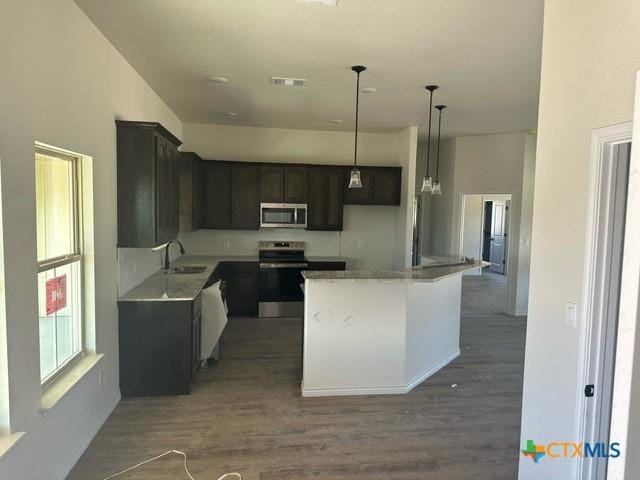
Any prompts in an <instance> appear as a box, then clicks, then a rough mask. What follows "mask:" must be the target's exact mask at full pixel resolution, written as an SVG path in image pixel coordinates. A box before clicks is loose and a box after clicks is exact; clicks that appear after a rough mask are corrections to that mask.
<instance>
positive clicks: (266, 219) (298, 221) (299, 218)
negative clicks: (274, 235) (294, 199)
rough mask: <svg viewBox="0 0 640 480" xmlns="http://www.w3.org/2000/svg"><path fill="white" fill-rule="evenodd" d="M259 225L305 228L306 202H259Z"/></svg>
mask: <svg viewBox="0 0 640 480" xmlns="http://www.w3.org/2000/svg"><path fill="white" fill-rule="evenodd" d="M260 227H263V228H307V204H306V203H261V204H260Z"/></svg>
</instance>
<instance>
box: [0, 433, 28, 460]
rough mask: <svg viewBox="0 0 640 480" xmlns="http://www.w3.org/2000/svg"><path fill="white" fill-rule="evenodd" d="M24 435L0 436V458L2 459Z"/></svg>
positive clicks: (10, 434)
mask: <svg viewBox="0 0 640 480" xmlns="http://www.w3.org/2000/svg"><path fill="white" fill-rule="evenodd" d="M24 433H25V432H15V433H8V434H6V435H0V458H2V456H3V455H4V454H5V453H7V452H8V451H9V450H11V447H13V446H14V445H15V444H16V443H18V440H20V439H21V438H22V436H23V435H24Z"/></svg>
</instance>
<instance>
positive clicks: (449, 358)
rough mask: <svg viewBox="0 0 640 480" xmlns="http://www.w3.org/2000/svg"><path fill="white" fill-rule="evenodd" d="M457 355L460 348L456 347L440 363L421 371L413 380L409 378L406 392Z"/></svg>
mask: <svg viewBox="0 0 640 480" xmlns="http://www.w3.org/2000/svg"><path fill="white" fill-rule="evenodd" d="M459 356H460V349H459V348H457V349H456V351H455V352H453V353H452V354H451V355H449V356H448V357H446V358H445V359H444V360H442V361H441V362H440V363H438V364H437V365H436V366H435V367H433V368H430V369H429V370H427V371H426V372H424V373H421V374H420V375H418V376H417V377H415V378H414V379H413V380H411V381H410V382H409V383H408V384H407V386H406V389H407V392H410V391H411V390H413V389H414V388H416V387H417V386H418V385H420V384H421V383H422V382H424V381H425V380H426V379H427V378H429V377H430V376H432V375H434V374H436V373H438V372H439V371H440V370H442V369H443V368H444V367H446V366H447V365H449V364H450V363H451V362H452V361H453V360H455V359H456V358H458V357H459ZM405 393H406V392H405Z"/></svg>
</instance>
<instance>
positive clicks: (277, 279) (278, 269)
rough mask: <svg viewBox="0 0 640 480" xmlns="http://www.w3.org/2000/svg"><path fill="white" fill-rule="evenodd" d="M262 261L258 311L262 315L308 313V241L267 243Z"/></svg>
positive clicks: (260, 253)
mask: <svg viewBox="0 0 640 480" xmlns="http://www.w3.org/2000/svg"><path fill="white" fill-rule="evenodd" d="M258 258H259V260H260V264H259V266H260V270H259V288H258V314H259V316H260V317H300V316H302V315H303V314H304V293H303V292H302V289H301V288H300V284H301V283H303V282H304V279H303V278H302V271H303V270H306V269H307V259H306V258H305V256H304V242H264V241H261V242H260V243H259V246H258Z"/></svg>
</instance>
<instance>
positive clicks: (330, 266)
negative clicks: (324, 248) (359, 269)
mask: <svg viewBox="0 0 640 480" xmlns="http://www.w3.org/2000/svg"><path fill="white" fill-rule="evenodd" d="M308 265H309V266H308V267H307V270H316V271H318V270H324V271H339V270H346V267H347V264H346V262H342V261H328V262H325V261H317V262H316V261H310V262H308Z"/></svg>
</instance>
